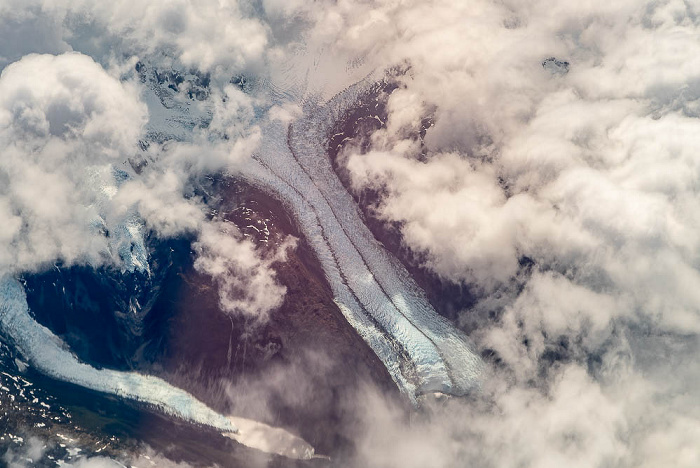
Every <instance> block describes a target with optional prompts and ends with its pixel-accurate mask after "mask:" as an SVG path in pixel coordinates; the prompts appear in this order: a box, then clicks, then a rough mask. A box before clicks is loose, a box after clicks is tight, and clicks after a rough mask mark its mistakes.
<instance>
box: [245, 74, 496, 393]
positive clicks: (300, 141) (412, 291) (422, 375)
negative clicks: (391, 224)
mask: <svg viewBox="0 0 700 468" xmlns="http://www.w3.org/2000/svg"><path fill="white" fill-rule="evenodd" d="M372 84H373V81H372V80H371V79H370V78H369V77H368V78H366V79H365V80H361V81H360V82H358V83H357V84H355V85H353V86H351V87H349V88H347V89H346V90H344V91H342V92H341V93H339V94H337V95H336V96H335V97H333V98H331V99H330V100H329V101H328V102H326V103H325V104H320V103H318V102H317V101H315V100H313V99H305V100H303V101H301V105H303V114H302V116H301V117H300V118H298V119H296V120H294V121H293V122H291V123H289V124H285V123H283V122H281V121H275V120H272V121H269V122H268V123H267V124H266V125H265V126H264V128H263V138H262V143H261V146H260V148H259V150H258V151H257V153H256V154H255V155H254V163H253V164H250V165H248V166H247V167H246V169H245V170H244V171H243V174H242V176H243V177H244V178H245V179H246V180H247V181H248V182H249V183H251V184H253V185H255V186H257V187H259V188H260V189H262V190H264V191H266V192H268V193H270V194H271V195H273V196H274V197H276V198H278V199H279V200H280V201H281V202H282V203H283V204H284V205H285V207H286V208H287V209H288V210H289V211H290V212H291V213H293V214H294V216H295V218H296V220H297V223H298V224H299V226H300V228H301V230H302V232H303V234H304V236H305V237H306V238H307V240H308V241H309V243H310V244H311V247H312V248H313V250H314V252H315V254H316V256H317V257H318V259H319V261H320V262H321V266H322V267H323V271H324V274H325V276H326V279H327V280H328V282H329V284H330V286H331V289H332V291H333V295H334V300H335V302H336V304H337V305H338V307H339V308H340V310H341V311H342V313H343V315H344V316H345V318H346V319H347V320H348V322H349V323H350V324H351V325H352V326H353V327H354V328H355V330H356V331H357V332H358V333H359V334H360V335H361V336H362V338H363V339H364V340H365V341H366V342H367V343H368V345H369V346H370V347H371V348H372V349H373V351H374V352H375V353H376V355H377V356H378V357H379V359H380V360H381V361H382V362H383V364H384V365H385V366H386V368H387V370H388V371H389V373H390V375H391V376H392V379H393V380H394V382H395V383H396V384H397V386H398V387H399V389H400V390H401V391H402V392H403V393H404V394H405V395H406V396H407V397H408V398H409V399H410V400H411V401H413V402H414V403H415V402H416V398H417V397H418V396H420V395H423V394H428V393H436V392H437V393H444V394H449V395H456V396H461V395H465V394H467V393H469V392H470V391H472V390H474V389H477V388H478V387H479V376H480V374H481V372H482V369H483V362H482V360H481V358H480V357H479V356H478V354H476V353H475V352H474V350H473V347H472V346H471V345H470V343H469V341H468V340H467V338H466V337H465V336H464V334H462V333H461V332H460V331H459V330H457V329H456V328H455V327H454V326H453V325H452V324H451V323H450V322H449V321H447V320H446V319H444V318H443V317H441V316H440V315H438V314H437V312H436V311H435V310H434V309H433V308H432V306H431V305H430V303H429V302H428V300H427V298H426V296H425V293H424V292H423V291H422V290H421V289H420V288H419V287H418V285H417V284H416V283H415V281H414V280H413V279H412V278H411V276H410V275H409V273H408V272H407V271H406V269H405V268H404V267H403V266H402V265H401V263H400V262H399V261H398V260H397V259H396V258H395V257H393V255H392V254H391V253H390V252H388V251H387V250H386V249H384V248H383V247H382V246H381V245H380V244H379V242H377V240H376V239H375V238H374V236H373V235H372V233H371V232H370V230H369V229H368V228H367V226H366V225H365V224H364V222H363V221H362V217H361V214H360V212H359V209H358V207H357V206H356V204H355V202H354V200H353V198H352V196H351V195H350V194H349V193H348V191H347V190H346V189H345V187H344V186H343V185H342V183H341V182H340V180H339V178H338V177H337V175H336V174H335V172H334V170H333V168H332V165H331V161H330V159H329V157H328V155H327V152H326V148H325V146H324V144H325V142H326V141H327V140H328V136H329V133H330V130H331V128H332V126H333V124H334V123H335V122H336V121H337V120H338V119H340V118H342V117H343V115H344V113H345V112H346V111H347V110H348V109H349V108H350V107H351V106H352V105H354V104H355V103H356V102H357V100H358V98H359V97H360V96H361V94H362V93H364V92H367V90H368V89H369V87H370V86H371V85H372ZM290 96H294V93H291V92H290V93H279V92H274V93H272V94H271V99H272V100H273V101H274V100H275V99H277V100H279V102H278V104H280V105H284V104H285V102H284V100H285V99H288V98H289V97H290Z"/></svg>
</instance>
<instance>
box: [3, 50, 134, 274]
mask: <svg viewBox="0 0 700 468" xmlns="http://www.w3.org/2000/svg"><path fill="white" fill-rule="evenodd" d="M145 121H146V109H145V106H144V105H143V104H141V103H140V102H139V100H138V98H137V97H135V93H134V90H133V88H132V87H131V86H130V85H129V84H128V83H121V82H119V81H118V80H116V79H114V78H112V77H111V76H109V75H108V74H107V73H106V72H105V71H104V70H103V69H102V67H100V66H99V65H98V64H96V63H95V62H94V61H93V60H92V59H91V58H89V57H86V56H84V55H80V54H64V55H60V56H52V55H29V56H26V57H24V58H23V59H22V60H21V61H19V62H16V63H14V64H12V65H10V66H8V67H7V68H5V69H4V70H3V72H2V75H1V76H0V145H1V146H2V148H3V153H2V158H0V178H1V179H2V180H3V184H2V186H1V187H0V209H1V210H2V211H3V213H4V215H5V218H4V219H7V222H3V223H2V228H1V230H2V234H0V236H1V237H2V238H3V239H4V242H3V243H2V245H1V246H0V268H1V269H2V270H4V271H8V270H10V271H15V272H20V271H23V270H36V269H38V268H41V267H44V266H46V265H47V264H48V263H50V262H54V261H59V260H60V261H63V262H65V263H66V264H72V263H75V262H89V263H93V264H98V265H99V264H102V263H105V262H106V263H110V262H112V261H117V258H116V253H115V252H111V251H110V244H109V239H108V238H107V237H106V236H105V235H103V234H102V232H101V230H100V227H101V225H102V224H103V217H104V216H105V215H106V212H105V209H104V203H105V202H106V200H108V199H109V196H110V195H111V193H109V191H110V190H112V189H114V190H116V183H117V182H116V180H115V178H114V175H113V168H119V167H121V164H122V162H123V161H124V159H125V158H127V157H129V156H131V155H132V154H133V152H134V151H136V144H137V143H138V138H139V136H140V135H141V130H142V127H143V125H144V124H145ZM105 190H107V192H105ZM109 227H113V226H107V228H109Z"/></svg>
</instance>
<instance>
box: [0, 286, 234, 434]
mask: <svg viewBox="0 0 700 468" xmlns="http://www.w3.org/2000/svg"><path fill="white" fill-rule="evenodd" d="M0 329H2V331H3V333H4V334H5V335H6V336H7V338H9V339H10V340H11V341H12V342H13V343H14V345H15V346H16V348H17V350H18V351H19V352H20V353H21V354H22V355H23V356H24V357H25V358H26V359H28V360H29V361H30V362H31V364H32V365H33V366H34V367H35V368H36V369H37V370H39V371H40V372H42V373H43V374H45V375H48V376H49V377H53V378H55V379H58V380H63V381H67V382H70V383H73V384H76V385H80V386H82V387H85V388H89V389H92V390H96V391H98V392H104V393H110V394H113V395H117V396H120V397H123V398H128V399H132V400H136V401H139V402H142V403H145V404H148V405H153V406H155V407H157V408H158V409H160V410H161V411H163V412H165V413H167V414H170V415H173V416H177V417H180V418H182V419H185V420H188V421H191V422H194V423H198V424H202V425H205V426H210V427H213V428H215V429H218V430H220V431H223V432H236V431H237V428H236V426H235V425H234V424H233V423H232V422H231V421H230V420H229V419H228V418H226V417H225V416H223V415H221V414H219V413H217V412H216V411H214V410H213V409H211V408H209V407H208V406H206V405H205V404H204V403H202V402H200V401H199V400H197V399H196V398H195V397H193V396H192V395H190V394H189V393H187V392H186V391H184V390H181V389H179V388H176V387H173V386H172V385H170V384H169V383H167V382H166V381H164V380H162V379H159V378H157V377H153V376H148V375H143V374H138V373H136V372H120V371H115V370H110V369H95V368H94V367H92V366H89V365H87V364H85V363H82V362H80V361H78V359H77V358H76V357H75V356H74V355H73V354H72V353H71V352H69V351H68V350H66V349H65V347H64V345H63V343H62V342H61V341H60V340H59V339H58V337H56V336H55V335H54V334H53V333H51V331H49V330H48V329H47V328H46V327H43V326H42V325H40V324H39V323H37V322H36V321H35V320H34V319H33V318H32V317H31V315H30V314H29V307H28V306H27V298H26V293H25V292H24V287H23V286H22V284H21V283H20V282H19V281H18V280H16V279H14V278H11V277H8V276H4V277H2V278H0Z"/></svg>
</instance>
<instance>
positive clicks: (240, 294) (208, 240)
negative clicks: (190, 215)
mask: <svg viewBox="0 0 700 468" xmlns="http://www.w3.org/2000/svg"><path fill="white" fill-rule="evenodd" d="M295 242H296V241H295V239H294V238H292V237H288V238H287V240H286V241H285V242H283V243H282V244H281V245H279V246H276V251H275V252H273V253H272V254H270V255H269V256H267V257H262V256H261V255H260V253H259V252H258V251H257V249H256V246H255V244H254V243H253V242H252V241H250V240H248V239H246V238H245V237H243V235H242V234H241V233H240V231H239V230H238V228H236V226H234V225H233V224H231V223H223V222H219V223H210V224H207V225H205V226H204V227H203V229H202V232H201V233H200V235H199V238H198V240H197V242H196V243H195V244H194V249H195V252H197V259H196V260H195V263H194V267H195V269H197V270H198V271H200V272H202V273H205V274H207V275H209V276H211V277H212V279H213V280H214V282H215V283H217V285H218V288H219V304H220V306H221V308H222V310H224V311H225V312H227V313H232V314H239V315H243V316H245V317H247V318H250V319H251V321H252V322H253V323H255V322H258V323H259V322H266V321H267V319H268V318H269V313H270V312H271V311H272V310H274V309H277V308H278V307H279V306H281V305H282V301H283V298H284V295H285V293H286V288H285V287H284V286H282V285H280V284H279V283H278V282H277V280H276V277H275V273H274V269H273V267H272V265H273V263H275V262H279V261H284V260H285V259H286V253H287V249H289V248H292V247H293V246H294V244H295Z"/></svg>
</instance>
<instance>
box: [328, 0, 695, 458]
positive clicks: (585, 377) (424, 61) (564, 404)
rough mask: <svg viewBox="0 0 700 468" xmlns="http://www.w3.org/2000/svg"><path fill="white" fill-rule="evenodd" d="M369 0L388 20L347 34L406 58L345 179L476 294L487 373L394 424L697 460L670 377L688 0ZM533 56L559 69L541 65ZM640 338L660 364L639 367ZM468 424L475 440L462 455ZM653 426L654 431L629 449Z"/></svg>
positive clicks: (500, 445)
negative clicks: (381, 123) (489, 381)
mask: <svg viewBox="0 0 700 468" xmlns="http://www.w3.org/2000/svg"><path fill="white" fill-rule="evenodd" d="M367 8H377V9H378V10H379V11H380V12H388V11H390V12H392V15H391V18H392V22H393V23H394V24H396V25H397V26H396V29H393V28H391V27H386V28H385V29H384V30H380V29H377V30H375V32H374V34H375V35H376V36H375V37H381V38H383V41H382V42H381V44H379V43H377V45H375V46H374V47H373V48H370V49H365V50H369V52H368V53H369V54H370V55H369V56H370V57H376V58H375V59H376V60H382V61H384V60H387V61H392V63H395V64H407V72H406V73H405V74H404V75H402V76H400V77H399V78H398V79H397V81H398V85H399V88H398V89H397V90H396V91H394V92H393V93H392V95H391V96H390V97H389V100H388V103H387V109H388V121H387V123H386V127H385V128H384V129H382V130H379V131H377V132H375V133H374V134H373V135H372V139H371V145H370V148H369V150H367V151H363V150H362V149H361V148H354V147H348V149H347V153H346V154H344V158H345V160H346V161H347V163H346V167H347V168H348V170H349V173H350V175H351V180H352V184H353V189H354V190H357V191H358V192H359V191H361V190H364V189H372V190H375V191H377V192H378V193H380V194H382V196H381V198H380V199H379V201H378V202H377V204H376V206H374V207H373V213H374V215H375V216H377V217H378V218H379V219H382V220H385V221H388V222H393V223H398V226H399V227H400V232H401V235H402V241H403V243H404V244H405V245H406V246H407V247H409V248H410V249H412V250H413V251H414V252H416V253H417V254H418V258H420V259H423V261H424V266H425V267H426V268H428V269H430V270H432V271H433V272H435V273H436V274H437V275H439V276H441V277H442V278H444V279H446V280H449V281H453V282H455V283H464V284H466V285H468V286H469V287H470V288H471V290H472V291H473V292H474V293H475V294H476V295H477V298H478V300H479V302H478V303H477V305H476V306H475V308H474V309H472V310H468V311H464V312H463V315H462V318H461V320H462V322H463V323H464V324H465V325H466V324H467V323H469V324H470V326H474V322H475V321H476V322H477V331H476V332H475V333H474V338H475V339H476V340H477V343H478V346H479V347H480V348H481V349H482V350H483V351H484V353H485V354H486V355H488V356H492V357H493V360H494V363H495V364H496V366H497V368H498V371H497V372H496V374H495V375H494V377H493V378H495V379H496V381H498V382H501V383H502V384H501V385H502V386H501V387H499V388H496V387H489V386H487V387H486V388H485V395H487V396H488V400H489V404H488V406H487V408H486V409H485V410H483V411H481V410H477V409H476V408H474V407H469V408H462V410H461V411H460V410H454V412H455V414H459V415H461V416H460V418H461V422H459V421H455V422H454V425H452V426H450V431H449V433H450V434H454V433H456V432H459V430H460V428H464V429H463V430H464V431H467V433H468V435H467V436H465V437H463V438H459V437H458V438H455V437H452V436H450V435H448V434H447V433H443V432H441V430H440V429H438V428H437V426H439V424H440V423H439V422H438V421H442V420H443V419H442V416H441V417H435V418H434V419H433V420H432V422H431V423H430V424H417V425H416V427H412V428H404V429H405V430H406V431H408V433H405V432H401V430H399V429H397V431H399V434H400V435H397V436H396V437H397V438H398V439H400V438H402V437H404V436H407V437H409V438H410V437H417V435H416V434H419V433H430V432H431V431H433V432H435V431H437V432H436V435H435V437H434V438H429V437H426V438H425V441H426V444H427V445H428V446H427V447H426V450H429V449H430V444H436V445H435V446H434V447H433V448H434V449H435V451H436V454H443V456H444V454H445V453H450V455H449V456H447V458H446V459H445V462H444V466H453V465H454V464H455V463H456V461H455V460H459V461H462V460H466V459H469V460H472V461H473V462H474V463H475V464H476V466H481V465H484V466H503V465H519V466H555V465H561V464H567V465H572V464H573V465H574V466H575V465H576V463H580V464H581V466H637V465H639V464H644V463H648V464H649V465H648V466H652V465H653V464H659V463H660V464H668V465H673V466H692V465H693V464H694V463H697V460H698V456H699V452H698V449H697V447H696V445H695V444H694V443H693V442H691V438H690V437H688V435H687V434H695V433H697V430H698V427H700V422H699V421H700V420H699V419H698V415H697V414H696V412H695V411H692V410H691V408H692V407H693V405H692V404H691V403H690V400H686V399H683V398H681V399H676V398H674V397H672V396H671V395H676V392H678V391H681V392H683V393H686V394H688V395H695V398H697V392H696V391H695V385H694V384H693V383H691V382H695V381H696V380H695V376H696V374H697V371H696V370H695V369H696V368H697V366H696V365H693V364H692V363H689V362H687V360H686V359H685V358H683V357H681V356H678V355H675V353H673V352H671V351H670V349H671V348H673V347H674V346H677V347H678V349H683V352H688V353H691V354H692V353H694V352H695V351H692V350H693V349H695V343H696V342H697V334H698V325H700V300H699V299H700V298H699V297H698V296H697V293H696V291H698V286H700V283H698V281H699V280H700V276H698V274H699V271H698V267H699V266H700V264H699V263H698V256H697V252H698V245H697V241H698V237H697V235H696V234H695V233H697V232H698V229H699V228H700V225H699V224H698V218H697V215H696V210H695V209H694V208H692V207H693V206H696V205H697V203H698V201H700V200H698V198H697V189H696V184H697V177H698V170H697V168H698V157H697V148H698V145H697V137H696V135H697V134H698V130H699V129H700V128H699V127H698V120H697V111H696V105H697V99H698V90H697V86H696V83H697V80H698V76H699V75H698V74H699V73H700V68H698V66H697V52H698V43H697V37H698V32H699V31H700V30H699V29H698V28H699V26H698V23H697V11H695V9H694V7H693V6H691V5H689V4H687V3H683V2H672V1H670V2H648V3H645V4H640V3H639V2H623V3H616V4H615V5H614V7H613V6H612V5H610V4H607V3H605V2H592V3H590V2H589V3H587V4H586V5H585V6H584V5H579V6H573V5H564V4H561V5H551V4H550V3H548V2H537V1H534V2H528V3H527V4H522V3H515V2H501V3H490V2H475V3H474V2H472V3H470V4H469V5H466V4H462V2H450V1H442V2H432V3H429V4H428V3H423V4H419V3H411V2H407V3H401V4H398V3H392V2H387V3H382V4H380V5H375V6H372V7H369V6H368V7H367ZM428 10H430V11H428ZM337 34H338V35H343V34H348V30H345V29H344V30H342V31H339V32H338V33H337ZM340 40H341V42H342V43H343V44H344V45H345V46H348V45H349V44H353V41H352V40H347V41H342V39H340ZM681 51H682V52H681ZM551 56H555V57H557V58H558V59H560V60H566V61H568V62H570V66H569V70H568V72H567V73H562V72H557V73H552V72H551V70H549V69H547V67H543V66H542V62H543V61H544V60H545V59H547V58H548V57H551ZM426 118H430V120H431V121H432V122H433V125H432V126H431V127H430V128H428V129H427V131H426V132H425V136H424V137H423V138H420V136H419V135H420V130H421V125H422V123H424V122H425V120H424V119H426ZM523 265H527V267H526V268H525V267H523ZM496 298H497V299H496ZM489 313H490V315H489ZM487 316H491V317H495V319H483V318H479V317H487ZM475 317H476V318H475ZM659 342H663V343H664V344H663V346H660V345H659ZM650 349H653V351H648V350H650ZM645 350H647V351H645ZM653 356H656V357H653ZM659 359H662V360H663V359H667V360H668V361H667V365H670V366H673V369H674V373H672V374H671V375H669V374H666V373H664V374H663V375H664V377H663V378H661V379H659V374H656V373H650V372H649V368H650V366H651V367H654V368H656V369H657V370H658V369H659V366H660V364H659V362H658V360H659ZM669 382H674V384H672V385H671V384H670V383H669ZM670 388H673V390H670ZM679 388H683V390H679ZM571 395H576V396H575V397H573V396H571ZM584 406H585V407H586V408H588V409H587V410H586V411H583V412H581V413H578V408H580V407H584ZM652 407H653V408H654V409H653V410H650V408H652ZM477 408H478V407H477ZM645 411H646V413H645ZM443 416H444V415H443ZM448 419H449V417H448ZM564 420H566V424H563V423H560V421H564ZM467 421H468V422H467ZM543 421H546V424H545V423H544V422H543ZM543 424H544V426H542V427H540V426H541V425H543ZM392 427H401V425H400V424H395V425H393V426H392ZM511 427H519V428H520V430H517V431H516V430H511V429H510V428H511ZM681 428H683V429H681ZM387 433H388V434H390V431H389V432H387ZM601 434H605V435H604V436H603V437H601ZM660 434H665V435H664V436H660ZM445 439H448V440H451V441H452V442H454V444H455V446H454V448H455V450H452V451H450V450H443V448H444V447H443V445H442V444H444V443H445V442H444V440H445ZM474 440H478V441H480V443H481V444H482V447H485V448H484V450H485V451H488V453H481V452H480V453H479V454H477V455H478V456H477V455H475V453H476V452H474V451H473V450H476V449H475V448H474V447H473V446H472V443H473V442H474ZM656 440H659V442H658V443H659V444H660V445H661V446H663V448H661V449H660V452H659V453H656V454H655V456H654V457H653V461H648V460H645V459H644V457H645V456H649V455H650V450H649V448H648V447H649V446H650V444H652V445H653V444H654V443H655V442H653V441H656ZM379 445H382V444H379ZM383 445H385V446H388V445H390V444H383ZM532 447H534V449H533V448H532ZM373 450H380V447H379V446H377V447H374V448H373ZM460 450H464V452H461V451H460ZM399 452H400V451H399ZM391 454H393V455H396V452H395V451H391ZM438 459H440V458H439V457H438ZM409 461H410V460H409ZM392 463H393V462H391V463H389V462H387V466H393V464H392Z"/></svg>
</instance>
